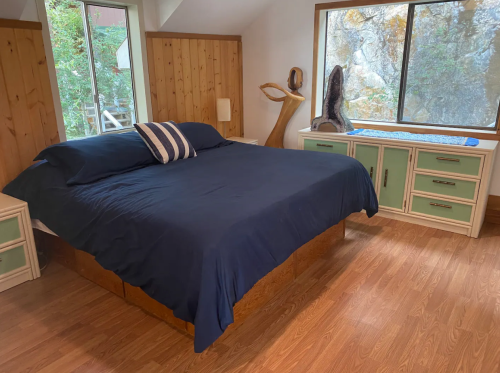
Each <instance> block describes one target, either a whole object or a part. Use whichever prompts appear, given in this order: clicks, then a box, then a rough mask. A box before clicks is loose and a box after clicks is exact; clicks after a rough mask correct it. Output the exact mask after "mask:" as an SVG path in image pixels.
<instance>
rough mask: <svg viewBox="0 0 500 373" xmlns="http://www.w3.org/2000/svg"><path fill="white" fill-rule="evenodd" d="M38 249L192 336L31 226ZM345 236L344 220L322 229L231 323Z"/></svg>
mask: <svg viewBox="0 0 500 373" xmlns="http://www.w3.org/2000/svg"><path fill="white" fill-rule="evenodd" d="M34 235H35V241H36V246H37V248H38V250H40V249H41V250H44V251H45V252H46V253H48V254H49V255H51V258H52V259H53V260H55V261H56V262H58V263H60V264H62V265H64V266H65V267H67V268H69V269H71V270H73V271H75V272H77V273H79V274H80V275H81V276H83V277H85V278H87V279H89V280H90V281H92V282H94V283H96V284H98V285H100V286H102V287H103V288H105V289H106V290H109V291H110V292H112V293H114V294H116V295H118V296H119V297H122V298H124V299H125V300H127V301H128V302H130V303H132V304H134V305H136V306H139V307H140V308H142V309H143V310H144V311H146V312H148V313H150V314H152V315H154V316H156V317H158V318H160V319H161V320H163V321H165V322H166V323H168V324H169V325H171V326H173V327H175V328H177V329H179V330H182V331H184V332H187V333H188V334H190V335H193V336H194V325H193V324H191V323H189V322H186V321H183V320H181V319H178V318H177V317H175V316H174V314H173V312H172V311H171V310H170V309H168V308H167V307H166V306H164V305H163V304H161V303H159V302H157V301H155V300H154V299H152V298H150V297H149V296H148V295H147V294H146V293H144V292H143V291H142V290H141V289H140V288H137V287H134V286H132V285H130V284H128V283H126V282H124V281H122V280H121V279H120V278H119V277H118V276H117V275H116V274H114V273H113V272H111V271H108V270H105V269H104V268H102V267H101V266H100V265H99V264H98V263H97V262H96V261H95V260H94V257H93V256H92V255H90V254H87V253H86V252H84V251H81V250H77V249H75V248H73V247H72V246H71V245H70V244H68V243H67V242H65V241H64V240H62V239H61V238H59V237H57V236H53V235H50V234H48V233H45V232H42V231H39V230H36V229H34ZM344 236H345V220H343V221H341V222H340V223H339V224H337V225H335V226H333V227H331V228H330V229H328V230H326V231H325V232H323V233H322V234H321V235H319V236H317V237H316V238H314V239H313V240H311V241H309V242H308V243H306V244H305V245H304V246H302V247H301V248H299V249H298V250H297V251H295V252H294V253H293V254H292V255H291V256H290V257H289V258H288V259H287V260H286V261H285V262H284V263H283V264H281V265H280V266H278V267H276V268H275V269H274V270H273V271H271V272H270V273H268V274H267V275H266V276H265V277H263V278H262V279H261V280H260V281H259V282H257V283H256V284H255V285H254V287H253V288H252V289H250V291H248V293H247V294H245V296H244V297H243V298H242V299H241V300H240V301H239V302H238V303H236V305H235V306H234V324H232V325H231V326H230V327H229V328H228V329H232V328H234V327H236V326H238V325H240V324H241V323H242V322H243V321H244V320H245V319H246V318H247V317H248V316H250V315H251V314H252V313H253V312H254V311H256V310H257V309H259V308H260V307H262V306H263V305H264V304H265V303H267V301H269V300H270V299H271V298H272V297H273V296H274V295H276V294H277V293H278V292H279V291H280V290H281V289H283V288H284V287H285V286H287V285H288V284H290V283H291V282H293V281H294V280H295V279H296V278H297V277H298V276H299V275H300V274H302V273H303V272H304V271H305V270H306V269H307V268H309V267H310V266H311V265H312V264H313V263H314V262H315V261H316V260H317V259H318V258H319V257H321V256H322V255H323V254H325V253H326V252H327V251H329V250H330V249H331V248H332V247H334V246H335V245H336V243H337V242H339V241H340V240H343V239H344Z"/></svg>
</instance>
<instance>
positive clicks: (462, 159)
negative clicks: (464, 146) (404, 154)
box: [416, 149, 483, 177]
mask: <svg viewBox="0 0 500 373" xmlns="http://www.w3.org/2000/svg"><path fill="white" fill-rule="evenodd" d="M482 165H483V157H481V156H469V155H463V154H451V153H450V154H447V153H441V152H432V151H425V150H420V149H419V150H417V162H416V169H417V170H431V171H438V172H443V173H447V174H457V175H467V176H473V177H480V176H481V170H482Z"/></svg>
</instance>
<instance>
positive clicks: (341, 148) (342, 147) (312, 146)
mask: <svg viewBox="0 0 500 373" xmlns="http://www.w3.org/2000/svg"><path fill="white" fill-rule="evenodd" d="M347 145H348V144H347V143H346V142H336V141H323V140H311V139H306V140H304V150H313V151H316V152H322V153H334V154H343V155H347V149H348V146H347Z"/></svg>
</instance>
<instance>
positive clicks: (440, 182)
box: [432, 180, 455, 185]
mask: <svg viewBox="0 0 500 373" xmlns="http://www.w3.org/2000/svg"><path fill="white" fill-rule="evenodd" d="M432 182H433V183H436V184H445V185H455V183H452V182H451V181H441V180H432Z"/></svg>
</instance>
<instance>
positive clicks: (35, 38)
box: [0, 19, 59, 190]
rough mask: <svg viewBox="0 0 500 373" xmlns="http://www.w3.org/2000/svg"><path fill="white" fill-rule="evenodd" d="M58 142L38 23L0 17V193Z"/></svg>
mask: <svg viewBox="0 0 500 373" xmlns="http://www.w3.org/2000/svg"><path fill="white" fill-rule="evenodd" d="M58 142H59V133H58V130H57V122H56V118H55V110H54V102H53V99H52V90H51V88H50V81H49V72H48V69H47V61H46V58H45V49H44V46H43V39H42V31H41V24H39V23H37V22H14V23H13V22H8V21H7V20H1V19H0V190H1V189H2V188H3V187H4V186H5V185H6V184H7V183H8V182H9V181H11V180H12V179H14V178H15V177H16V176H17V175H19V173H21V172H22V171H23V170H24V169H25V168H27V167H29V166H30V165H31V164H32V163H33V158H35V157H36V155H37V154H38V153H39V152H40V151H42V150H43V149H44V148H46V147H47V146H49V145H52V144H55V143H58Z"/></svg>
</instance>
